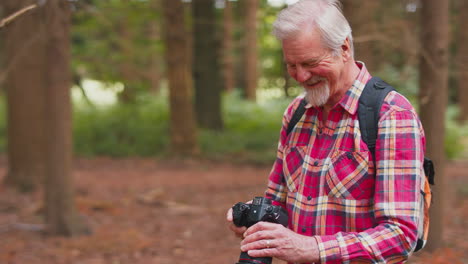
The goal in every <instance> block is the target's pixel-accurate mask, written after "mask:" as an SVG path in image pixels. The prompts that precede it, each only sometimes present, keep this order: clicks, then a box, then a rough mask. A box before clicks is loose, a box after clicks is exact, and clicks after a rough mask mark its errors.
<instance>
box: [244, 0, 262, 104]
mask: <svg viewBox="0 0 468 264" xmlns="http://www.w3.org/2000/svg"><path fill="white" fill-rule="evenodd" d="M258 7H259V1H258V0H249V1H245V3H244V8H245V51H244V56H245V59H244V60H245V67H244V75H245V84H246V87H245V97H246V98H247V99H248V100H251V101H255V100H256V98H257V96H256V91H257V81H258V70H257V62H258V51H257V21H258V20H257V11H258Z"/></svg>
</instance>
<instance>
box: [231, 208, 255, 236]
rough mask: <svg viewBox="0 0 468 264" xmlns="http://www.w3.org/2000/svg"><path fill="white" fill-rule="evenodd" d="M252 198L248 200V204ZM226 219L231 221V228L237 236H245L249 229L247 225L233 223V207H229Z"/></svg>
mask: <svg viewBox="0 0 468 264" xmlns="http://www.w3.org/2000/svg"><path fill="white" fill-rule="evenodd" d="M251 203H252V200H250V201H248V202H246V204H251ZM226 220H227V221H228V222H229V228H230V229H231V230H232V231H233V232H234V234H235V235H236V236H237V237H240V238H243V237H244V236H243V235H244V232H245V231H246V230H247V228H246V227H245V226H242V227H238V226H236V225H235V224H234V223H233V219H232V207H231V208H229V210H228V211H227V214H226Z"/></svg>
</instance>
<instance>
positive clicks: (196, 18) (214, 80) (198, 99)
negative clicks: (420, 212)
mask: <svg viewBox="0 0 468 264" xmlns="http://www.w3.org/2000/svg"><path fill="white" fill-rule="evenodd" d="M192 12H193V34H192V36H193V62H192V65H193V66H192V67H193V68H192V72H193V78H194V84H195V109H196V115H197V121H198V125H200V126H201V127H203V128H208V129H212V130H221V129H222V128H223V121H222V114H221V92H222V88H223V84H222V77H221V67H220V66H221V64H220V62H219V59H218V58H219V56H218V51H219V41H218V40H217V38H216V36H217V34H216V31H217V28H216V14H215V7H214V1H213V0H193V1H192Z"/></svg>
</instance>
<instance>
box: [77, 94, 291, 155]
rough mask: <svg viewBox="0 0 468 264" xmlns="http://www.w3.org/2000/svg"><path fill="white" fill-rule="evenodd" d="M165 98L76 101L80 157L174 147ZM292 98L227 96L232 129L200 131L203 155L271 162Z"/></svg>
mask: <svg viewBox="0 0 468 264" xmlns="http://www.w3.org/2000/svg"><path fill="white" fill-rule="evenodd" d="M166 102H167V98H166V97H165V96H159V97H155V96H152V95H147V96H144V97H142V98H140V99H139V100H138V102H137V103H135V104H114V105H111V106H106V107H89V106H87V105H86V104H79V103H75V117H74V146H75V152H76V153H77V154H78V155H85V156H94V155H109V156H116V157H122V156H161V155H166V154H168V152H169V151H170V138H169V133H168V130H169V129H168V126H169V121H168V119H169V112H168V105H167V103H166ZM287 103H288V100H287V99H276V100H269V101H267V102H265V103H262V104H256V103H252V102H247V101H244V100H242V99H241V98H240V96H239V94H237V93H234V94H232V95H227V96H225V97H224V119H225V124H226V128H225V130H224V131H222V132H213V131H207V130H203V131H200V133H199V143H200V146H201V149H202V155H203V156H205V157H208V158H212V159H229V160H230V161H250V162H252V161H253V162H260V163H263V162H268V163H271V162H272V161H273V160H274V156H275V155H276V146H277V141H278V136H279V129H280V126H281V118H282V114H283V111H284V109H285V108H286V106H287Z"/></svg>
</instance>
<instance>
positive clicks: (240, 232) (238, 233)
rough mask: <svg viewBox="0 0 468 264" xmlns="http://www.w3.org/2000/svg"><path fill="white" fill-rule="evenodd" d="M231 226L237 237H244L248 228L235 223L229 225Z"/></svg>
mask: <svg viewBox="0 0 468 264" xmlns="http://www.w3.org/2000/svg"><path fill="white" fill-rule="evenodd" d="M229 228H230V229H231V231H233V232H234V234H235V235H236V236H237V237H239V238H243V234H244V232H245V230H246V228H245V227H237V226H235V225H234V224H230V225H229Z"/></svg>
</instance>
